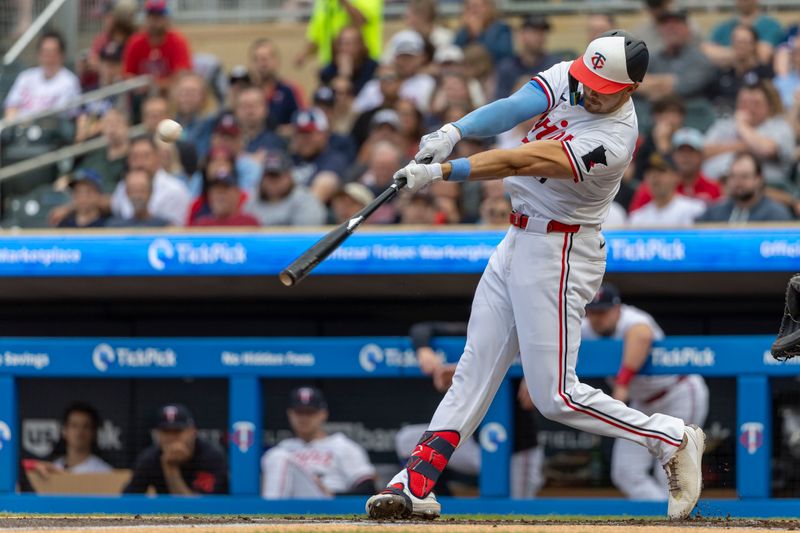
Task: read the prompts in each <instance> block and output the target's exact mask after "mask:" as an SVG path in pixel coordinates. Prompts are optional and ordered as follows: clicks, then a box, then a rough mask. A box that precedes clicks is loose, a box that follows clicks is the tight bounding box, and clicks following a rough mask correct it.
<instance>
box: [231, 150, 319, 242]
mask: <svg viewBox="0 0 800 533" xmlns="http://www.w3.org/2000/svg"><path fill="white" fill-rule="evenodd" d="M244 211H245V212H246V213H248V214H250V215H253V216H254V217H256V218H257V219H258V221H259V222H260V223H261V225H262V226H321V225H323V224H325V222H326V221H327V219H328V212H327V210H326V209H325V206H324V205H322V203H321V202H320V201H319V200H317V198H316V196H314V195H313V194H312V193H311V191H309V190H308V188H306V187H304V186H302V185H299V184H297V183H295V182H294V179H293V178H292V162H291V160H289V157H288V156H287V155H286V154H285V153H284V152H277V151H273V152H267V153H266V154H265V156H264V174H263V175H262V176H261V183H260V184H259V188H258V190H257V191H255V192H253V194H252V195H250V196H249V197H248V199H247V203H245V205H244Z"/></svg>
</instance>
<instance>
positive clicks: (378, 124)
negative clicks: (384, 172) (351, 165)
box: [357, 109, 419, 170]
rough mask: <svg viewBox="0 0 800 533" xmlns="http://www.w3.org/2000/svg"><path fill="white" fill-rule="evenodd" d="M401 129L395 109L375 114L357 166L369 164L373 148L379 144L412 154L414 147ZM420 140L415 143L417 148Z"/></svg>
mask: <svg viewBox="0 0 800 533" xmlns="http://www.w3.org/2000/svg"><path fill="white" fill-rule="evenodd" d="M400 129H401V124H400V116H399V115H398V114H397V111H395V110H394V109H381V110H380V111H378V112H377V113H375V115H373V117H372V121H371V124H370V132H369V137H367V140H366V141H364V144H363V145H361V150H359V152H358V159H357V165H366V164H367V161H368V160H369V158H370V157H371V154H372V149H373V147H374V146H375V145H376V144H378V143H383V142H388V143H390V144H392V145H394V146H396V147H397V148H398V149H399V150H400V151H401V153H403V154H408V153H410V152H411V150H412V148H413V147H410V146H409V143H408V140H407V139H405V138H404V136H403V134H402V133H401V131H400ZM418 139H419V138H417V141H416V142H415V143H414V144H415V145H416V146H419V145H418V143H419V140H418ZM414 153H416V152H414ZM412 159H413V154H412ZM362 170H363V169H362Z"/></svg>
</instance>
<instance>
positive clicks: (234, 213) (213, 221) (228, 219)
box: [194, 172, 260, 226]
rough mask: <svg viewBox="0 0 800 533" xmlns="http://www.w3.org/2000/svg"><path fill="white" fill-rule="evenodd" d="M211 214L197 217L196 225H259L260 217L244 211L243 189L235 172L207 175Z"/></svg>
mask: <svg viewBox="0 0 800 533" xmlns="http://www.w3.org/2000/svg"><path fill="white" fill-rule="evenodd" d="M207 178H208V182H207V187H208V189H207V194H208V206H209V208H210V209H211V214H210V215H205V216H202V217H200V218H198V219H197V221H196V222H195V223H194V225H195V226H259V225H260V224H259V222H258V219H257V218H256V217H254V216H253V215H249V214H247V213H243V212H242V209H241V197H242V191H241V190H239V183H238V181H237V180H236V174H235V173H234V172H218V173H216V174H213V175H210V176H208V177H207Z"/></svg>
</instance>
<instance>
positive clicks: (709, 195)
mask: <svg viewBox="0 0 800 533" xmlns="http://www.w3.org/2000/svg"><path fill="white" fill-rule="evenodd" d="M672 160H673V163H674V164H675V170H676V171H677V172H678V175H680V177H681V182H680V184H678V189H677V191H678V192H679V193H680V194H682V195H684V196H688V197H689V198H697V199H698V200H703V201H704V202H706V203H707V204H708V203H711V202H713V201H714V200H716V199H718V198H719V197H720V196H722V188H721V187H720V186H719V183H717V182H716V181H711V180H710V179H708V178H707V177H706V176H704V175H703V173H702V172H701V171H700V167H701V166H702V164H703V134H702V133H700V131H699V130H696V129H694V128H681V129H679V130H678V131H676V132H675V133H674V134H673V135H672ZM652 199H653V195H652V194H651V193H650V188H649V187H648V186H647V183H646V182H644V183H642V184H641V185H640V186H639V188H638V189H637V190H636V193H635V194H634V195H633V200H631V205H630V210H631V211H635V210H636V209H639V208H640V207H642V206H643V205H645V204H646V203H648V202H649V201H650V200H652Z"/></svg>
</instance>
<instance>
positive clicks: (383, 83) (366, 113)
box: [350, 63, 403, 148]
mask: <svg viewBox="0 0 800 533" xmlns="http://www.w3.org/2000/svg"><path fill="white" fill-rule="evenodd" d="M402 84H403V82H402V80H401V79H400V76H399V75H398V74H397V67H396V66H395V65H394V64H391V63H390V64H384V65H381V66H380V67H378V76H377V78H376V79H375V80H372V81H370V82H369V83H368V84H367V87H370V86H372V85H375V86H377V90H378V91H379V92H380V95H379V96H378V97H377V98H376V99H375V101H377V102H379V103H378V104H374V103H368V102H367V103H363V105H366V106H372V107H369V108H368V109H366V110H363V111H362V110H358V109H356V106H355V102H353V105H352V109H353V112H355V113H357V114H358V115H357V117H356V119H355V122H354V123H353V129H352V131H351V132H350V135H351V137H352V138H353V140H354V141H355V143H356V146H357V147H359V148H360V147H361V145H362V144H364V141H366V140H367V137H369V133H370V129H371V124H372V117H373V116H374V115H375V113H377V112H378V111H380V110H381V109H392V108H394V106H395V104H396V103H397V102H398V101H399V100H400V88H401V87H402ZM365 90H366V89H365ZM370 90H373V89H370ZM362 92H363V91H362Z"/></svg>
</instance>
